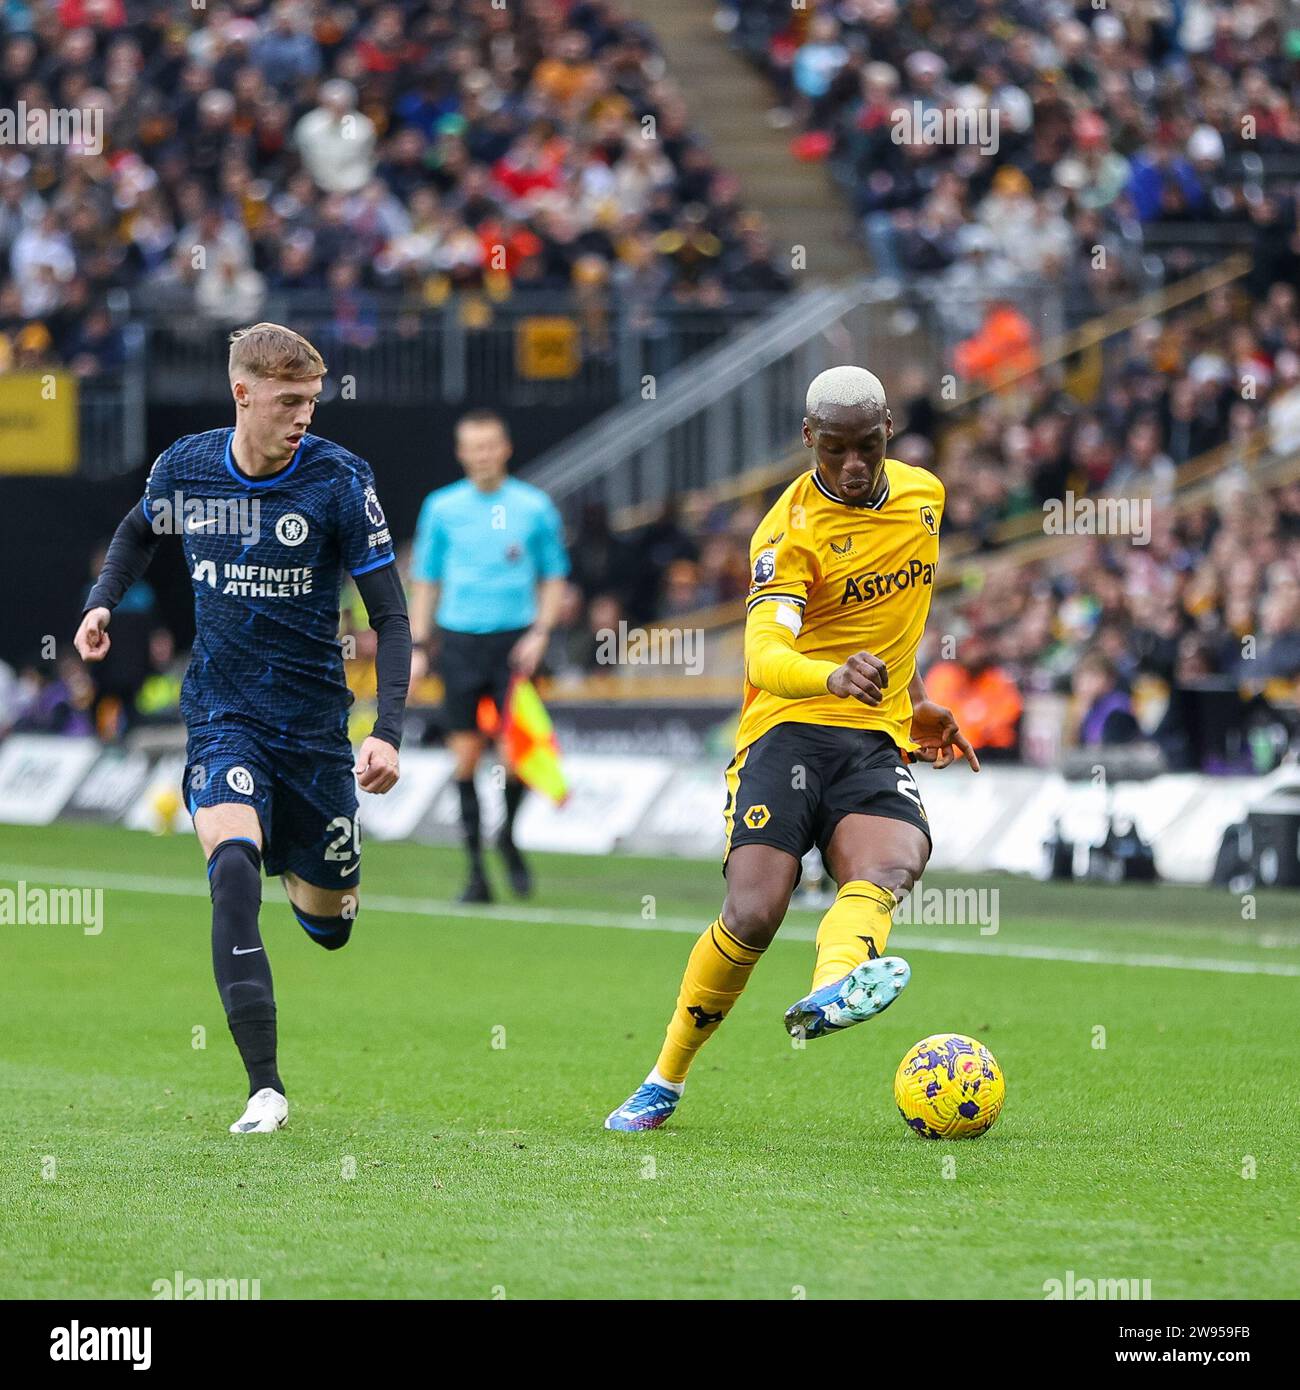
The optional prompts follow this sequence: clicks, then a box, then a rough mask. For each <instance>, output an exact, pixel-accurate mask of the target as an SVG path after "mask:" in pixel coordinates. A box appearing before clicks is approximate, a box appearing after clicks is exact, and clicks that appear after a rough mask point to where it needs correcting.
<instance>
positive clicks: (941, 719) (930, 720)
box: [912, 700, 980, 772]
mask: <svg viewBox="0 0 1300 1390" xmlns="http://www.w3.org/2000/svg"><path fill="white" fill-rule="evenodd" d="M912 742H913V743H915V744H916V745H917V749H916V752H915V753H913V754H912V756H913V757H914V758H916V759H917V760H918V761H919V762H923V763H929V764H931V766H933V767H935V768H944V767H947V766H948V764H949V763H953V762H956V761H957V759H958V758H965V759H966V761H967V762H968V763H969V764H970V770H971V771H972V772H978V771H979V770H980V760H979V758H977V757H976V756H975V750H974V748H972V747H971V744H970V740H969V739H968V738H967V737H966V735H965V734H963V733H962V731H961V730H960V729H959V728H958V727H957V720H956V718H955V717H954V716H953V712H952V710H950V709H945V708H944V706H943V705H936V704H935V703H934V701H933V700H922V701H921V702H920V703H919V704H917V705H914V706H913V707H912Z"/></svg>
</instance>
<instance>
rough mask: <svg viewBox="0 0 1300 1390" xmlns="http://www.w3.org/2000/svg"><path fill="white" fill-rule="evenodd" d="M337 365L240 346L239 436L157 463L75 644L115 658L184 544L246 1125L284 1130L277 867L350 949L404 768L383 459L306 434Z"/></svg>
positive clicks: (188, 683) (315, 936) (400, 661)
mask: <svg viewBox="0 0 1300 1390" xmlns="http://www.w3.org/2000/svg"><path fill="white" fill-rule="evenodd" d="M325 370H326V369H325V363H324V362H323V361H322V360H321V357H320V354H319V353H318V352H317V351H316V349H315V348H314V347H312V345H311V344H310V343H309V342H308V341H307V340H306V339H305V338H303V337H300V336H299V335H298V334H297V333H294V332H292V331H291V330H289V329H287V328H282V327H280V326H279V325H278V324H271V323H259V324H256V325H254V326H253V327H252V328H248V329H244V330H242V331H240V332H238V333H235V334H233V335H232V337H231V348H230V383H231V391H232V394H233V396H234V399H235V426H234V428H233V429H218V430H210V431H208V432H207V433H205V434H192V435H187V436H186V437H185V438H183V439H180V440H178V441H177V442H176V443H175V444H173V445H172V446H171V447H170V448H169V449H166V450H164V451H163V453H161V454H160V455H159V456H158V458H157V459H156V460H155V462H154V465H153V468H152V470H151V471H150V473H149V478H148V482H147V483H146V485H145V496H144V499H143V502H142V504H141V505H140V506H138V507H133V508H132V510H131V511H130V512H129V513H128V514H127V517H126V519H125V520H124V521H123V522H122V524H121V525H120V526H119V527H118V529H117V532H116V534H115V535H114V537H113V541H112V544H111V545H110V547H109V550H108V555H107V558H106V559H105V561H104V566H103V569H102V571H101V573H100V576H99V580H98V582H97V583H96V585H95V587H94V588H93V589H92V590H91V593H90V596H89V598H88V600H87V603H86V608H85V611H84V614H83V617H82V620H81V626H80V628H79V629H78V631H77V636H76V646H77V650H78V651H79V652H80V653H81V655H82V657H83V658H84V659H85V660H87V661H99V660H102V659H103V657H104V656H105V654H106V653H107V652H108V649H109V643H110V638H109V635H108V627H109V620H110V617H111V615H112V610H113V608H114V606H115V605H116V604H117V603H118V602H119V601H120V600H121V598H122V596H123V594H125V593H126V591H127V589H129V588H130V586H131V585H132V584H133V583H134V582H135V580H136V579H138V578H139V577H140V575H141V574H143V572H144V571H145V569H146V568H147V567H148V564H149V561H150V559H151V558H152V556H153V553H154V550H155V548H156V546H157V544H158V541H159V538H160V537H161V536H162V535H164V534H177V535H179V536H180V537H181V541H182V545H183V547H184V552H185V560H186V565H187V568H188V569H189V572H190V578H191V583H192V585H193V588H194V618H195V637H194V650H193V653H192V655H191V658H190V665H189V670H188V671H187V672H186V675H185V683H184V687H183V690H182V695H181V713H182V715H183V717H184V719H185V725H186V730H187V733H188V743H187V748H186V763H187V765H186V768H185V775H184V785H183V794H184V797H185V801H186V804H187V806H188V807H189V809H190V813H191V815H193V817H194V828H195V830H196V832H197V833H198V837H199V843H200V845H201V846H202V849H203V854H204V857H205V858H206V859H207V865H208V879H209V882H210V887H211V895H212V961H213V968H214V971H215V973H216V978H217V988H218V990H219V992H220V994H221V1001H222V1004H223V1006H224V1007H225V1010H226V1017H227V1020H228V1021H229V1024H230V1031H231V1034H232V1035H233V1037H234V1039H235V1043H236V1045H237V1046H238V1048H239V1052H240V1056H241V1057H242V1058H243V1061H244V1065H245V1068H246V1069H247V1071H248V1081H249V1099H248V1103H247V1106H246V1108H245V1110H244V1113H243V1115H242V1116H241V1117H240V1118H239V1119H238V1120H236V1121H235V1123H234V1124H232V1125H231V1126H230V1129H231V1132H232V1133H241V1134H248V1133H269V1132H271V1131H273V1130H276V1129H279V1128H280V1127H281V1126H282V1125H283V1124H284V1123H285V1120H286V1119H287V1118H288V1113H289V1106H288V1102H287V1101H286V1099H285V1090H284V1085H283V1083H282V1081H281V1080H280V1075H279V1071H278V1070H277V1064H276V1010H275V999H274V995H273V993H272V985H271V969H270V965H269V964H268V962H267V957H266V949H265V947H264V946H263V943H262V938H261V935H260V933H259V930H258V921H257V919H258V912H259V908H260V906H261V898H262V884H261V871H262V868H263V866H265V869H266V872H267V873H268V874H278V875H280V876H281V878H282V879H283V882H284V887H285V891H286V893H287V894H288V897H289V902H290V905H291V906H292V908H293V912H294V915H295V916H296V917H297V919H298V921H299V923H300V924H301V925H302V927H303V929H304V930H305V931H306V932H307V934H308V936H309V937H310V938H311V939H312V940H313V941H315V942H316V943H317V944H318V945H320V946H323V947H324V948H325V949H326V950H331V951H332V950H337V949H338V948H339V947H341V946H344V945H346V943H347V941H348V938H349V936H350V935H351V932H352V925H353V922H354V921H355V919H356V914H357V907H358V902H359V896H358V894H359V887H358V886H359V884H360V878H361V832H360V827H359V825H358V823H357V795H356V784H357V783H359V784H360V786H361V787H362V788H363V789H364V790H365V791H369V792H379V793H382V792H387V791H389V790H390V789H391V788H392V787H393V786H394V785H395V784H396V782H397V779H398V775H399V769H398V747H399V745H400V743H401V737H402V716H403V711H404V708H405V702H406V689H407V683H408V679H409V672H410V659H411V630H410V624H409V621H408V619H407V615H406V600H405V597H404V595H403V592H402V586H401V582H400V580H399V579H398V577H397V567H396V566H395V564H394V563H393V558H394V557H393V544H392V538H391V536H390V535H389V531H388V526H387V524H386V522H385V520H384V513H383V509H382V507H381V506H380V504H379V498H378V497H377V495H376V493H375V487H374V477H373V475H372V473H371V471H370V466H369V465H368V464H367V463H366V462H365V461H364V460H362V459H360V458H357V456H356V455H355V454H351V453H349V452H348V451H347V450H346V449H344V448H341V447H340V446H339V445H337V444H332V443H330V442H329V440H327V439H322V438H320V436H318V435H313V434H309V433H308V432H307V429H308V426H309V425H310V424H311V419H312V414H313V412H314V411H315V408H316V402H317V400H318V398H319V396H320V391H321V386H322V382H323V378H324V376H325ZM344 570H346V571H347V572H348V573H349V574H351V575H352V577H353V578H354V579H355V581H356V584H357V588H358V590H359V592H360V594H361V598H362V600H363V602H364V603H365V605H366V610H367V612H368V614H369V617H370V623H371V626H372V627H373V628H374V629H375V631H376V633H377V634H378V648H377V654H376V659H375V660H376V667H377V677H378V680H377V683H378V694H379V700H378V706H379V708H378V717H377V719H376V721H375V727H374V730H373V732H372V733H371V735H370V736H369V737H368V738H367V739H366V740H365V741H364V742H363V743H362V745H361V748H360V750H359V752H358V753H357V755H356V758H355V762H354V758H353V753H352V748H351V745H350V744H349V742H348V735H347V715H348V707H349V706H350V705H351V703H352V695H351V693H350V692H349V690H348V687H347V684H346V682H345V680H344V668H343V659H342V654H341V650H340V644H339V635H338V632H339V585H340V581H341V577H342V572H343V571H344ZM354 774H355V780H354Z"/></svg>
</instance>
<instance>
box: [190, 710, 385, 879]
mask: <svg viewBox="0 0 1300 1390" xmlns="http://www.w3.org/2000/svg"><path fill="white" fill-rule="evenodd" d="M353 761H354V760H353V754H352V746H351V744H349V743H348V741H347V739H346V738H344V737H343V736H342V735H340V737H339V739H338V741H337V744H333V743H331V744H328V745H327V746H326V747H325V748H324V749H322V748H320V747H316V748H304V747H303V746H301V745H297V746H292V747H286V746H285V745H284V744H282V743H279V742H278V741H277V742H274V743H272V742H270V741H268V740H267V739H265V738H263V737H262V736H261V735H259V734H258V733H257V732H256V731H255V730H252V729H247V728H242V727H239V726H231V725H225V726H223V727H221V728H219V729H204V730H201V731H199V732H198V733H192V734H191V735H190V738H189V743H188V745H187V747H186V767H185V775H184V778H183V780H182V782H181V792H182V795H183V796H184V798H185V804H186V805H187V806H188V807H189V809H190V815H193V814H194V812H195V811H197V810H198V809H199V808H200V807H201V806H221V805H224V804H227V803H230V802H234V803H236V804H237V805H241V806H251V807H252V808H253V809H254V810H255V811H256V812H257V818H258V820H259V821H261V823H262V863H263V864H264V865H265V867H266V872H267V874H268V875H276V874H282V873H285V872H286V871H287V872H289V873H292V874H297V876H298V877H299V878H300V879H302V880H303V881H304V882H305V883H311V884H314V885H315V886H316V887H317V888H355V887H356V885H357V884H358V883H359V882H360V880H361V825H360V823H359V821H358V819H357V784H356V778H355V776H354V775H353V772H352V768H353Z"/></svg>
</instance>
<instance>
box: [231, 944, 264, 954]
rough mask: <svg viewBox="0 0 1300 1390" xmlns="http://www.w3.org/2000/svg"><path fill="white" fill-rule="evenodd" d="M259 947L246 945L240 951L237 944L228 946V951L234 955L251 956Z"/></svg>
mask: <svg viewBox="0 0 1300 1390" xmlns="http://www.w3.org/2000/svg"><path fill="white" fill-rule="evenodd" d="M261 949H262V947H261V946H248V947H246V948H245V949H244V950H242V951H241V950H240V949H239V947H238V946H232V947H231V948H230V953H231V955H234V956H251V955H252V954H253V952H254V951H260V950H261Z"/></svg>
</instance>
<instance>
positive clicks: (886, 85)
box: [718, 0, 1300, 308]
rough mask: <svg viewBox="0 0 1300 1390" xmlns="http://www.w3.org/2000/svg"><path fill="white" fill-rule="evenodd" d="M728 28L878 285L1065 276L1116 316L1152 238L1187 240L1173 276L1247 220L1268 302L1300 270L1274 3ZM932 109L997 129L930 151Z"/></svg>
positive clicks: (1286, 78) (1279, 21) (744, 8)
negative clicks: (1114, 306)
mask: <svg viewBox="0 0 1300 1390" xmlns="http://www.w3.org/2000/svg"><path fill="white" fill-rule="evenodd" d="M718 23H719V26H720V27H721V28H723V29H725V30H728V31H730V32H731V33H732V36H733V41H734V42H735V43H736V44H738V45H739V46H740V47H741V49H742V50H743V51H744V52H746V53H747V54H748V55H750V56H751V57H752V58H753V60H754V61H755V62H757V63H758V64H759V65H760V66H761V67H762V68H763V69H764V71H765V72H766V73H767V74H768V75H769V77H770V78H771V80H772V83H773V89H774V92H775V94H776V100H777V103H778V104H777V106H776V107H775V108H774V110H773V112H772V119H773V121H774V123H778V124H789V123H796V124H797V125H798V126H800V127H801V128H802V133H801V134H800V135H799V136H798V138H797V139H796V141H795V150H796V152H797V153H799V154H800V155H801V156H802V157H805V158H828V159H830V161H831V164H832V167H833V168H834V169H835V171H836V172H837V174H838V175H839V176H840V178H841V180H842V182H843V183H844V184H845V187H846V190H847V191H848V193H849V195H850V196H851V197H852V199H853V200H854V205H855V209H856V212H857V214H858V216H859V217H860V219H861V226H862V231H863V235H864V237H865V239H866V242H867V244H868V246H869V248H870V250H871V253H872V255H873V257H874V259H875V262H876V264H877V266H878V267H879V268H880V269H881V270H882V271H885V272H887V273H890V274H895V275H903V274H908V273H911V274H923V275H930V276H936V277H938V279H939V282H940V285H941V287H943V288H946V289H948V290H955V289H964V288H965V287H967V286H968V285H970V284H971V283H973V282H978V283H981V284H984V285H985V286H987V287H988V288H989V289H990V291H992V290H995V289H997V288H998V287H1000V286H1001V287H1006V286H1011V285H1015V284H1017V283H1025V282H1029V283H1033V282H1045V281H1051V282H1053V283H1054V284H1057V285H1062V286H1065V287H1067V289H1069V290H1072V291H1074V292H1075V293H1076V294H1077V296H1079V297H1080V298H1081V299H1083V300H1085V301H1086V302H1090V303H1092V304H1093V305H1094V306H1095V307H1098V308H1100V307H1105V305H1106V304H1107V303H1110V302H1114V301H1115V299H1116V298H1117V297H1121V296H1122V295H1123V293H1124V292H1125V291H1126V290H1127V289H1128V288H1129V287H1130V286H1131V285H1132V283H1133V277H1134V273H1135V271H1136V269H1137V265H1136V260H1137V257H1138V256H1139V255H1140V254H1141V251H1142V248H1143V244H1144V239H1152V240H1153V238H1144V234H1149V233H1150V232H1151V231H1152V229H1154V228H1160V229H1161V231H1162V233H1173V234H1174V235H1172V236H1162V237H1161V243H1160V244H1161V246H1162V247H1163V246H1165V245H1166V244H1167V245H1168V248H1169V249H1168V251H1167V253H1166V261H1167V269H1168V270H1169V271H1170V272H1175V273H1176V272H1178V271H1179V270H1180V269H1185V268H1187V266H1188V265H1189V264H1190V263H1191V262H1192V261H1193V260H1194V259H1195V258H1196V251H1195V245H1194V243H1193V244H1192V245H1187V244H1180V243H1181V242H1182V240H1183V238H1182V234H1184V233H1187V232H1188V231H1189V230H1190V231H1193V232H1195V231H1200V230H1202V229H1205V228H1209V229H1210V232H1211V236H1212V237H1213V236H1214V234H1215V230H1216V229H1217V228H1221V227H1222V226H1224V225H1225V224H1234V225H1235V226H1237V227H1238V228H1240V229H1241V233H1242V236H1241V239H1242V241H1244V242H1249V243H1250V244H1251V245H1252V246H1253V250H1254V259H1255V265H1256V277H1257V278H1256V282H1255V288H1256V290H1257V291H1261V290H1263V289H1266V288H1267V286H1268V285H1269V284H1271V283H1273V281H1274V280H1276V279H1280V278H1284V275H1283V273H1282V272H1283V269H1284V267H1287V268H1290V270H1291V271H1292V272H1294V268H1295V265H1296V243H1295V239H1294V238H1295V231H1296V216H1295V203H1294V190H1293V188H1292V187H1290V186H1289V185H1288V184H1287V183H1286V182H1285V181H1286V180H1288V179H1289V180H1291V181H1292V182H1293V181H1294V179H1295V178H1296V176H1297V175H1300V114H1298V113H1297V105H1296V90H1297V79H1296V58H1297V56H1300V26H1297V27H1292V28H1290V29H1286V28H1285V20H1284V17H1283V11H1282V10H1281V9H1279V8H1278V7H1275V6H1273V5H1272V4H1271V3H1268V0H1149V2H1148V3H1143V4H1135V5H1122V6H1106V5H1087V4H1075V3H1073V2H1072V0H942V3H939V2H938V0H808V3H807V4H806V5H800V6H794V7H792V6H791V5H790V4H788V3H787V2H786V0H720V6H719V10H718ZM918 111H919V112H921V113H922V114H923V116H925V117H934V116H937V115H939V114H943V113H953V112H963V113H964V112H970V113H996V117H997V125H996V128H995V131H994V132H993V133H992V138H985V139H983V140H982V141H981V142H980V143H975V142H973V141H972V140H971V139H970V138H969V136H967V138H966V139H965V140H964V142H955V141H954V140H953V139H952V138H951V137H947V138H945V139H944V140H942V141H936V140H932V139H930V138H928V137H927V136H926V135H925V131H924V124H922V125H921V126H918V125H917V123H916V121H915V119H914V116H915V113H917V112H918ZM905 121H906V122H907V124H904V122H905ZM974 128H976V127H972V129H974ZM985 135H986V136H988V135H989V131H988V129H987V127H986V128H985ZM1273 178H1281V179H1282V180H1283V187H1282V190H1281V191H1277V190H1275V188H1274V187H1273V185H1272V182H1271V180H1272V179H1273ZM1192 224H1196V226H1195V227H1193V226H1192ZM1098 245H1104V246H1106V248H1107V250H1108V252H1109V253H1110V254H1109V255H1108V257H1107V262H1106V264H1105V265H1098V264H1097V258H1096V256H1095V253H1094V248H1095V247H1096V246H1098Z"/></svg>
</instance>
